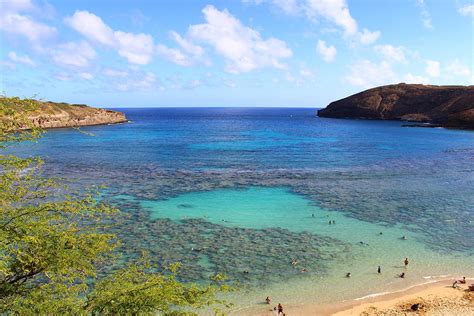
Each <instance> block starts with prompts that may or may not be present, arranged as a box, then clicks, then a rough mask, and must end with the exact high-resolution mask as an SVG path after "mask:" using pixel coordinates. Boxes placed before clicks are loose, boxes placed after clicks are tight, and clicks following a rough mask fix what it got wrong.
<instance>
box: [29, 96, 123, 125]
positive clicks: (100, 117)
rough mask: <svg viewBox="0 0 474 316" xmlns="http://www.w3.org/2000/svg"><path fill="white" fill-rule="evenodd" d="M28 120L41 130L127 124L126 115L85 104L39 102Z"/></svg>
mask: <svg viewBox="0 0 474 316" xmlns="http://www.w3.org/2000/svg"><path fill="white" fill-rule="evenodd" d="M38 103H39V106H38V108H37V109H35V110H34V111H33V112H32V113H31V114H29V115H28V118H29V119H30V120H31V122H32V123H33V124H34V125H35V126H37V127H41V128H61V127H79V126H90V125H103V124H116V123H124V122H127V118H126V117H125V114H123V113H121V112H117V111H111V110H106V109H100V108H92V107H89V106H86V105H83V104H67V103H55V102H38Z"/></svg>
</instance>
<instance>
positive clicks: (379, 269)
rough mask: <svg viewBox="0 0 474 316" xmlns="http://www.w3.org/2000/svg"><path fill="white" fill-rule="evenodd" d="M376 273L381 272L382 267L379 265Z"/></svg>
mask: <svg viewBox="0 0 474 316" xmlns="http://www.w3.org/2000/svg"><path fill="white" fill-rule="evenodd" d="M377 273H378V274H380V273H382V268H380V266H379V267H378V269H377Z"/></svg>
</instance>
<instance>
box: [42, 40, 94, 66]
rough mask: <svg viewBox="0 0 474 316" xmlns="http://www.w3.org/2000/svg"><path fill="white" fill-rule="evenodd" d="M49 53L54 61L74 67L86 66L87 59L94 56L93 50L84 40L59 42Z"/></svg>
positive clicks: (87, 63) (87, 64)
mask: <svg viewBox="0 0 474 316" xmlns="http://www.w3.org/2000/svg"><path fill="white" fill-rule="evenodd" d="M51 55H52V58H53V61H54V62H55V63H57V64H59V65H64V66H74V67H87V66H89V61H90V60H91V59H94V58H95V57H96V53H95V50H94V49H93V48H92V47H91V46H90V45H89V43H87V42H85V41H82V42H79V43H76V42H68V43H65V44H61V45H59V46H58V48H57V49H55V50H53V51H51Z"/></svg>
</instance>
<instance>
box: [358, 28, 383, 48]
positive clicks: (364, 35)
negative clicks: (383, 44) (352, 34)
mask: <svg viewBox="0 0 474 316" xmlns="http://www.w3.org/2000/svg"><path fill="white" fill-rule="evenodd" d="M379 37H380V31H374V32H371V31H369V30H368V29H363V30H362V32H358V33H357V36H356V39H357V40H358V41H359V42H360V43H361V44H364V45H370V44H373V43H375V42H376V41H377V40H378V39H379Z"/></svg>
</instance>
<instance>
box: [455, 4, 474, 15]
mask: <svg viewBox="0 0 474 316" xmlns="http://www.w3.org/2000/svg"><path fill="white" fill-rule="evenodd" d="M458 12H459V14H461V15H464V16H471V17H474V4H466V5H465V6H463V7H460V8H459V10H458Z"/></svg>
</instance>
